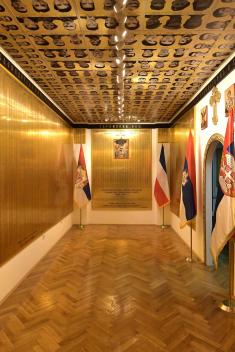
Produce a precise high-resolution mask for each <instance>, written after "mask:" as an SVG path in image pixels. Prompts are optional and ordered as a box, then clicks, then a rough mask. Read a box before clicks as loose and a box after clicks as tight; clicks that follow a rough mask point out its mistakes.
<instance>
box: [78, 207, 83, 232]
mask: <svg viewBox="0 0 235 352" xmlns="http://www.w3.org/2000/svg"><path fill="white" fill-rule="evenodd" d="M79 229H80V230H81V231H82V230H84V225H83V224H82V209H81V208H80V224H79Z"/></svg>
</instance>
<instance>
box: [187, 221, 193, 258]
mask: <svg viewBox="0 0 235 352" xmlns="http://www.w3.org/2000/svg"><path fill="white" fill-rule="evenodd" d="M185 261H186V262H187V263H193V228H192V220H191V222H190V256H189V257H186V258H185Z"/></svg>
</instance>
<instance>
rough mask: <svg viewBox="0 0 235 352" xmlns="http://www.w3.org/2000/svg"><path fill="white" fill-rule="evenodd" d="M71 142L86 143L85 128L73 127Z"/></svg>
mask: <svg viewBox="0 0 235 352" xmlns="http://www.w3.org/2000/svg"><path fill="white" fill-rule="evenodd" d="M73 143H74V144H85V143H86V129H85V128H74V129H73Z"/></svg>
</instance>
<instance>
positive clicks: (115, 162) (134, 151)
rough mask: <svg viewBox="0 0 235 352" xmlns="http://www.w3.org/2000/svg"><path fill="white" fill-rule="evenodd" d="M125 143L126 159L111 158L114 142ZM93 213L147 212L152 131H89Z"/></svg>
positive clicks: (150, 190)
mask: <svg viewBox="0 0 235 352" xmlns="http://www.w3.org/2000/svg"><path fill="white" fill-rule="evenodd" d="M120 139H125V140H128V142H127V143H126V148H128V146H129V153H127V155H126V156H125V157H126V158H123V159H117V158H115V157H117V156H115V150H116V149H115V146H116V144H115V142H114V141H115V140H120ZM92 194H93V198H92V207H93V209H151V207H152V131H151V130H146V129H141V130H137V129H133V130H93V131H92Z"/></svg>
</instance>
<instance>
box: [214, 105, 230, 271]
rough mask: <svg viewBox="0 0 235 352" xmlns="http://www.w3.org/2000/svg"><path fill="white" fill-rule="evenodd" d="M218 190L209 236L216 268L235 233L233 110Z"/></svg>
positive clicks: (226, 133) (222, 159)
mask: <svg viewBox="0 0 235 352" xmlns="http://www.w3.org/2000/svg"><path fill="white" fill-rule="evenodd" d="M219 186H220V187H219V189H218V194H217V200H216V209H215V212H216V213H215V221H214V223H213V228H212V236H211V253H212V257H213V260H214V263H215V267H217V266H218V257H219V254H220V252H221V251H222V250H223V248H224V246H225V245H226V243H227V242H228V241H229V240H230V238H231V237H232V236H233V235H234V232H235V148H234V110H233V109H230V112H229V118H228V123H227V128H226V132H225V138H224V147H223V153H222V157H221V163H220V172H219Z"/></svg>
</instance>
